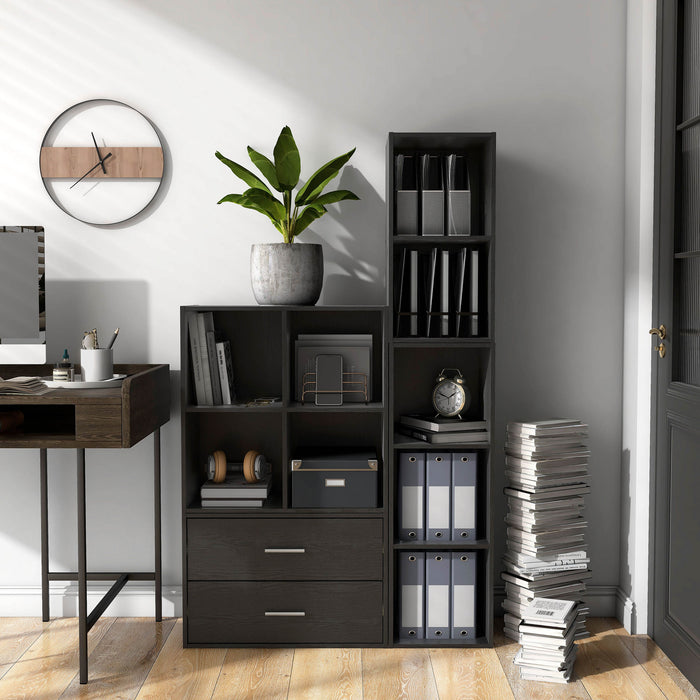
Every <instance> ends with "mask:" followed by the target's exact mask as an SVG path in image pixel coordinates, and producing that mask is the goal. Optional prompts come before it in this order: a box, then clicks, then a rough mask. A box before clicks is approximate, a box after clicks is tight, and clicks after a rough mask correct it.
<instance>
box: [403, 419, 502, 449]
mask: <svg viewBox="0 0 700 700" xmlns="http://www.w3.org/2000/svg"><path fill="white" fill-rule="evenodd" d="M396 429H397V430H398V432H399V433H401V434H402V435H407V436H408V437H412V438H414V439H416V440H422V441H423V442H429V443H430V444H431V445H445V444H450V445H467V444H470V443H473V442H488V441H489V433H488V431H487V429H486V421H485V420H472V421H468V420H461V419H460V418H445V417H444V416H435V415H432V416H424V415H418V414H410V415H406V416H401V417H400V418H399V423H398V425H397V427H396Z"/></svg>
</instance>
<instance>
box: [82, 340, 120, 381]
mask: <svg viewBox="0 0 700 700" xmlns="http://www.w3.org/2000/svg"><path fill="white" fill-rule="evenodd" d="M80 366H81V368H82V370H83V381H84V382H101V381H104V380H105V379H111V378H112V377H113V375H114V363H113V360H112V348H101V349H99V350H85V349H81V351H80Z"/></svg>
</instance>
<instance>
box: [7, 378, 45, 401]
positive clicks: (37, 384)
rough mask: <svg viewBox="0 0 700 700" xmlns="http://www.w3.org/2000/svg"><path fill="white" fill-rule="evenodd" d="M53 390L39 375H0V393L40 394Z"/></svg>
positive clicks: (18, 394)
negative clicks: (5, 377) (5, 376)
mask: <svg viewBox="0 0 700 700" xmlns="http://www.w3.org/2000/svg"><path fill="white" fill-rule="evenodd" d="M49 391H53V389H52V388H50V387H48V386H46V384H44V382H42V381H41V379H39V377H10V379H2V378H1V377H0V395H5V396H12V395H16V396H39V395H41V394H46V393H48V392H49Z"/></svg>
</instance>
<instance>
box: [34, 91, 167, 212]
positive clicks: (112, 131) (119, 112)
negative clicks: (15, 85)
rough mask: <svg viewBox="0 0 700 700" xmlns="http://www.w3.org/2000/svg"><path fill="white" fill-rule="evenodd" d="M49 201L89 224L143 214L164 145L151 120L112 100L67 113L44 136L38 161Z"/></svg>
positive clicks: (153, 189) (156, 183)
mask: <svg viewBox="0 0 700 700" xmlns="http://www.w3.org/2000/svg"><path fill="white" fill-rule="evenodd" d="M39 165H40V170H41V177H42V179H43V181H44V186H45V187H46V191H47V192H48V193H49V195H50V197H51V199H53V201H54V202H55V203H56V204H57V205H58V206H59V207H60V208H61V209H63V211H65V212H66V213H67V214H69V215H70V216H72V217H74V218H75V219H78V220H80V221H84V222H85V223H88V224H98V225H99V224H115V223H121V222H123V221H126V220H128V219H131V218H132V217H133V216H135V215H136V214H138V213H139V212H141V211H143V209H145V208H146V207H147V206H148V204H150V202H152V201H153V198H154V197H155V196H156V193H157V192H158V189H159V188H160V185H161V182H162V179H163V146H162V143H161V141H160V137H159V136H158V132H157V131H156V129H155V127H154V126H153V124H151V122H150V121H149V120H148V119H147V118H146V117H144V116H143V114H141V113H140V112H138V111H136V110H135V109H133V108H132V107H129V106H128V105H125V104H123V103H122V102H116V101H114V100H88V101H87V102H81V103H80V104H77V105H74V106H73V107H70V108H69V109H67V110H66V111H65V112H63V114H61V115H60V116H59V117H58V118H57V119H56V120H55V121H54V123H53V124H51V126H50V127H49V130H48V131H47V132H46V135H45V136H44V140H43V142H42V144H41V155H40V160H39Z"/></svg>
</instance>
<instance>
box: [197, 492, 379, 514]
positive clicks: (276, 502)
mask: <svg viewBox="0 0 700 700" xmlns="http://www.w3.org/2000/svg"><path fill="white" fill-rule="evenodd" d="M186 514H187V515H188V516H196V517H207V518H216V517H221V516H222V515H223V516H226V517H227V518H230V517H232V516H240V517H245V518H250V517H251V516H252V515H256V516H257V517H264V518H295V517H299V518H314V517H315V518H382V517H383V516H384V508H283V507H282V502H281V498H280V497H279V496H278V497H270V498H268V499H267V501H266V502H265V503H264V504H263V505H262V507H260V508H218V507H217V508H203V507H202V505H201V503H200V501H199V500H196V501H195V502H193V503H192V504H191V505H190V506H189V507H188V508H187V510H186Z"/></svg>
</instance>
